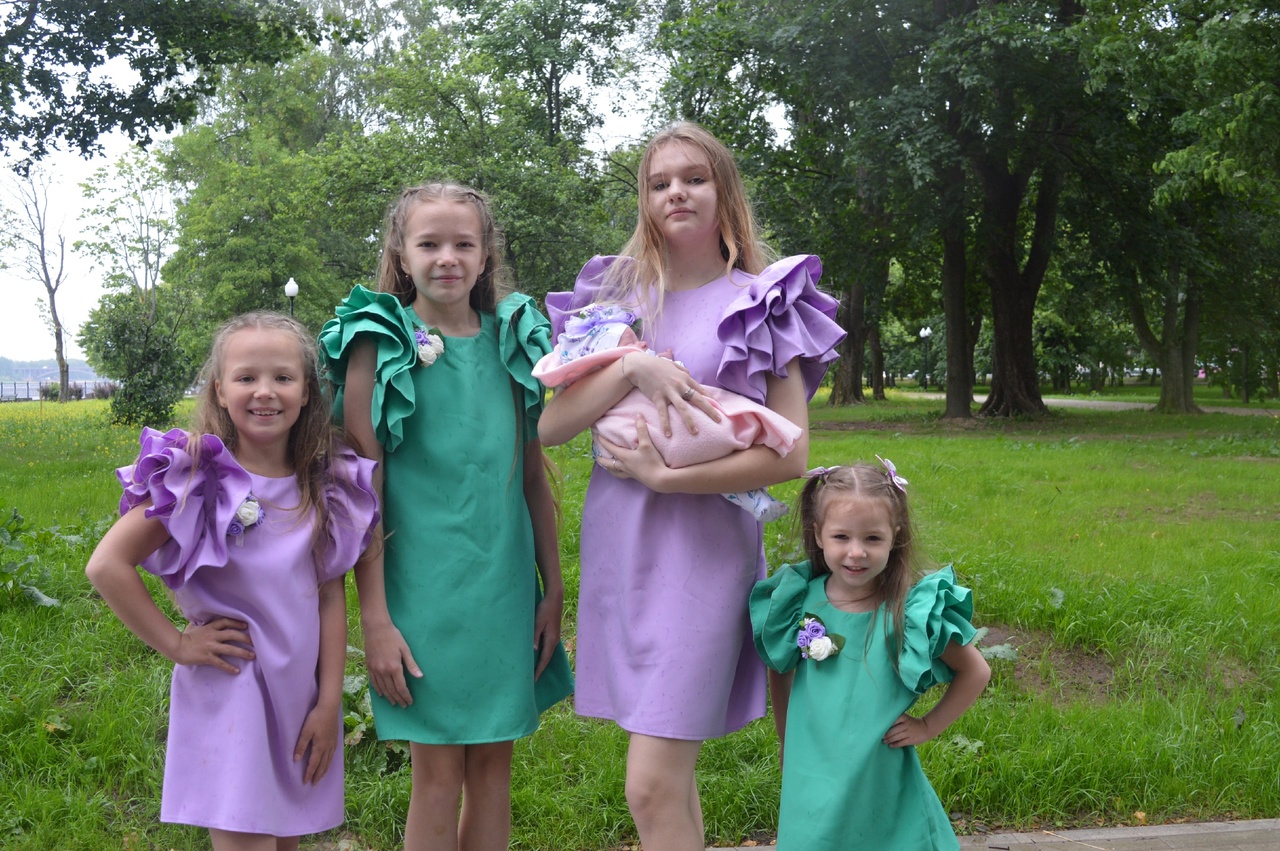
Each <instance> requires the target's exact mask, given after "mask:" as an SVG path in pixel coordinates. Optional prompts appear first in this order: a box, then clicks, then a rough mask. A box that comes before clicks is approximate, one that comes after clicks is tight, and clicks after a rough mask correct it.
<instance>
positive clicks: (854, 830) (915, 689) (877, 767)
mask: <svg viewBox="0 0 1280 851" xmlns="http://www.w3.org/2000/svg"><path fill="white" fill-rule="evenodd" d="M825 578H826V577H825V574H824V575H822V576H818V577H816V578H815V577H813V575H812V568H811V567H810V565H809V562H807V561H805V562H801V563H800V564H796V565H783V566H782V567H781V568H779V569H778V571H777V572H776V573H774V574H773V575H772V576H770V577H769V578H768V579H766V580H763V581H762V582H759V583H757V584H756V586H755V588H754V589H753V590H752V592H751V602H750V606H751V625H752V632H753V634H754V637H755V642H756V650H757V651H758V652H759V653H760V656H761V658H763V659H764V661H765V664H766V665H768V666H769V667H770V668H773V669H774V670H776V671H782V672H786V671H790V670H793V669H794V670H795V679H794V681H793V683H792V686H791V700H790V702H789V704H788V706H787V728H786V739H785V745H786V747H785V757H786V759H785V762H784V766H785V768H784V771H783V773H782V806H781V811H780V813H779V815H778V848H779V851H800V849H804V851H861V849H866V851H929V849H957V848H959V847H960V843H959V841H958V840H957V839H956V835H955V832H954V831H953V830H952V828H951V821H950V819H949V818H948V817H947V813H946V810H944V809H943V807H942V804H941V802H940V801H939V800H938V795H937V793H935V792H934V791H933V787H932V786H930V785H929V781H928V779H926V778H925V776H924V771H923V770H922V769H921V767H920V759H919V758H918V757H917V755H916V749H915V748H914V747H905V748H891V747H889V746H888V745H886V744H884V743H883V742H882V741H881V738H882V737H883V736H884V734H885V733H886V732H887V731H888V729H889V727H890V726H891V725H892V724H893V722H894V721H895V720H897V718H898V716H899V715H901V714H902V713H903V712H905V711H907V709H909V708H910V707H911V706H912V704H914V703H915V701H916V698H917V697H918V696H919V695H921V694H923V693H924V692H925V691H927V690H928V689H929V688H930V687H932V686H933V685H936V684H938V683H945V682H950V681H951V678H952V676H953V672H952V670H951V669H950V668H948V667H947V666H946V665H945V664H943V662H942V661H941V660H940V659H939V657H940V656H941V655H942V651H943V650H944V649H945V648H946V646H947V643H948V642H950V641H955V642H956V643H957V644H967V643H969V642H970V641H972V640H973V637H974V633H975V630H974V628H973V625H972V624H971V623H970V622H969V620H970V618H972V617H973V602H972V594H971V592H970V591H969V590H968V589H967V588H962V587H960V586H958V585H956V584H955V581H956V575H955V572H954V571H953V570H952V569H951V568H950V567H948V568H945V569H943V570H940V571H938V572H937V573H932V574H929V575H928V576H926V577H924V578H923V579H921V580H920V582H918V583H917V584H916V585H915V587H914V588H912V589H911V591H910V593H909V594H908V596H907V601H906V611H905V614H906V626H905V628H904V630H903V631H904V634H905V641H904V647H903V652H902V656H901V658H900V660H899V664H898V670H896V671H895V670H894V668H893V665H892V662H891V660H890V656H889V644H888V642H887V639H886V637H885V634H884V626H883V624H884V620H883V618H884V616H885V607H884V606H881V607H880V608H879V609H877V610H876V611H874V612H861V613H850V612H842V611H840V610H839V609H837V608H835V607H834V606H832V605H831V603H829V602H828V601H827V593H826V582H825ZM806 615H817V616H818V618H820V619H821V620H822V622H823V624H824V625H825V627H826V630H827V632H828V633H830V634H835V635H840V636H843V637H844V639H845V645H844V649H843V650H841V651H840V652H839V653H837V654H835V655H833V656H830V657H828V658H826V659H824V660H822V661H821V662H816V661H814V660H813V659H812V658H809V659H805V658H802V657H801V655H800V648H799V646H797V644H796V637H797V631H798V628H799V624H800V620H801V619H802V618H803V617H805V616H806ZM868 630H869V631H870V632H869V633H868ZM868 636H869V637H870V644H869V645H868V644H867V640H868ZM864 648H865V656H864V652H863V651H864Z"/></svg>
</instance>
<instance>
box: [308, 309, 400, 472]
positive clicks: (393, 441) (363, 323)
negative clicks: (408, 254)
mask: <svg viewBox="0 0 1280 851" xmlns="http://www.w3.org/2000/svg"><path fill="white" fill-rule="evenodd" d="M336 312H337V316H335V317H334V318H333V319H330V320H329V321H328V322H326V323H325V324H324V328H322V329H321V330H320V357H321V359H322V360H323V361H324V364H325V366H326V368H327V370H328V375H329V379H330V380H331V381H332V382H333V385H334V388H335V392H334V401H333V410H334V414H335V416H336V418H337V419H338V420H339V421H340V420H341V419H342V397H343V389H344V388H345V386H346V383H347V362H348V359H349V358H350V356H351V351H352V346H353V344H354V343H355V341H356V339H357V338H358V337H360V336H361V335H363V336H364V337H366V338H367V339H370V340H372V341H373V343H374V345H375V346H376V347H377V356H376V360H375V366H374V376H373V403H372V405H371V406H370V407H371V410H370V415H371V416H372V419H373V431H374V434H375V435H376V436H377V438H378V442H379V443H381V444H382V447H383V449H385V450H386V451H387V452H391V451H393V450H394V449H395V448H396V447H397V446H399V445H400V441H401V440H403V439H404V421H405V419H406V418H407V417H408V416H409V415H410V414H412V413H413V407H414V392H413V375H412V374H411V372H410V370H412V369H413V367H414V365H415V364H416V363H417V362H418V351H417V346H416V344H415V343H414V339H413V321H412V320H411V319H410V318H409V316H408V314H407V312H406V311H405V310H404V308H403V307H402V306H401V305H400V302H399V300H397V299H396V297H395V296H393V295H391V293H376V292H373V291H372V290H368V289H365V288H364V287H362V286H356V288H355V289H353V290H352V291H351V294H350V295H349V296H347V297H346V299H345V300H344V301H343V302H342V304H340V305H338V309H337V311H336Z"/></svg>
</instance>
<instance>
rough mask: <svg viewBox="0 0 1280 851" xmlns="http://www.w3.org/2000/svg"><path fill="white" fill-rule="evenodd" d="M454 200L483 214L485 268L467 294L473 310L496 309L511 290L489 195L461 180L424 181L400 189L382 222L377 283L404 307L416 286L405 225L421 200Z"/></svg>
mask: <svg viewBox="0 0 1280 851" xmlns="http://www.w3.org/2000/svg"><path fill="white" fill-rule="evenodd" d="M433 201H437V202H438V201H451V202H454V203H461V204H468V205H470V206H471V208H472V209H474V210H475V211H476V215H477V216H479V217H480V241H481V247H482V249H483V251H484V271H482V272H481V273H480V275H479V277H477V278H476V285H475V286H474V287H472V288H471V294H470V296H469V298H468V300H469V302H470V304H471V308H472V309H473V310H478V311H483V312H485V313H493V311H494V309H495V308H496V307H497V304H498V302H499V301H501V300H502V298H503V297H504V296H507V295H509V294H510V293H511V270H510V269H509V268H508V267H507V264H506V256H505V251H506V239H505V237H503V235H502V230H501V228H499V227H498V225H497V223H496V222H495V221H494V219H493V213H492V212H491V211H490V207H489V196H487V195H485V194H484V193H483V192H481V191H479V190H478V189H472V188H471V187H469V186H463V185H461V184H459V183H423V184H420V185H418V186H410V187H409V188H408V189H405V190H404V191H403V192H401V193H400V197H399V198H397V199H396V201H395V203H393V204H392V205H391V207H390V209H389V210H387V217H386V221H385V223H384V225H383V231H384V236H383V241H382V259H381V261H379V263H378V279H377V287H378V289H379V290H380V291H381V292H384V293H391V294H392V295H393V296H395V297H396V298H397V299H399V300H400V303H401V304H402V305H404V306H405V307H408V306H409V305H411V304H413V300H414V298H416V297H417V289H416V288H415V287H414V285H413V278H411V277H409V273H408V272H406V271H405V270H404V225H405V221H406V220H407V219H408V218H409V214H410V213H411V212H413V210H414V209H415V208H416V207H417V206H418V205H419V204H427V203H430V202H433Z"/></svg>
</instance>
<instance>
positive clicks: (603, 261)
mask: <svg viewBox="0 0 1280 851" xmlns="http://www.w3.org/2000/svg"><path fill="white" fill-rule="evenodd" d="M619 260H621V261H622V262H624V263H630V262H633V261H632V260H631V258H630V257H621V258H620V257H615V256H608V257H605V256H601V255H598V254H597V255H596V256H595V257H592V258H591V259H590V260H588V261H587V265H585V266H583V267H582V271H581V272H579V273H578V279H577V280H576V281H574V282H573V291H572V292H558V293H547V317H548V318H549V319H550V320H551V339H553V340H555V339H559V337H560V335H561V334H563V333H564V323H565V322H566V321H567V320H568V318H569V317H570V316H572V315H573V314H575V313H577V312H578V311H579V310H582V308H584V307H586V306H587V305H588V304H591V303H592V302H596V301H600V294H601V293H602V292H603V291H604V276H605V273H606V272H608V271H609V267H611V266H612V265H613V264H614V263H616V262H618V261H619ZM619 268H623V267H619Z"/></svg>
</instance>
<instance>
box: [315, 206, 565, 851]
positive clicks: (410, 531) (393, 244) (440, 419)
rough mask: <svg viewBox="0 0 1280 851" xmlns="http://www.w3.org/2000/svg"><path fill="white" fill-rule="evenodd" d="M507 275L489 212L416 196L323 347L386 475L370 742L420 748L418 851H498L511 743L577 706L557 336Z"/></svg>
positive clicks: (351, 423)
mask: <svg viewBox="0 0 1280 851" xmlns="http://www.w3.org/2000/svg"><path fill="white" fill-rule="evenodd" d="M502 273H503V260H502V240H501V235H500V233H499V231H498V229H497V227H496V226H495V225H494V222H493V217H492V215H491V214H490V211H489V206H488V202H487V199H486V198H485V197H484V196H483V195H481V194H480V193H478V192H476V191H474V190H471V189H468V188H466V187H462V186H456V185H452V184H429V185H425V186H419V187H415V188H412V189H408V190H406V191H405V192H404V193H403V194H402V195H401V196H400V199H399V201H398V202H397V203H396V204H395V205H394V207H393V208H392V210H391V212H390V214H389V216H388V222H387V235H386V242H385V245H384V247H383V254H382V261H381V264H380V268H379V273H378V290H379V291H378V292H371V291H369V290H367V289H365V288H364V287H356V288H355V290H353V291H352V293H351V295H350V296H349V297H348V298H347V299H346V301H345V302H343V304H342V305H340V306H339V307H338V310H337V317H336V318H335V319H332V320H330V321H329V322H328V323H327V324H326V325H325V328H324V329H323V331H322V332H321V335H320V343H321V349H322V351H323V353H324V357H325V360H326V362H327V364H328V366H329V371H330V377H331V379H332V380H333V382H334V384H335V385H337V387H338V388H339V393H340V395H339V396H338V399H337V402H336V405H337V406H338V411H339V412H340V414H341V415H342V417H343V419H344V421H345V424H346V427H347V429H348V431H349V433H350V434H351V436H352V437H353V438H354V439H355V440H356V441H357V443H358V446H359V447H360V449H361V451H362V452H363V453H366V454H367V455H368V457H371V458H373V459H375V460H378V461H381V462H382V463H381V466H380V468H379V472H380V473H381V474H382V478H381V482H380V487H381V496H382V500H383V502H382V506H383V527H384V530H385V545H384V547H383V552H382V554H381V556H380V557H374V558H371V559H369V560H368V561H367V563H364V564H362V565H361V566H360V568H359V570H358V572H357V573H356V587H357V589H358V591H359V595H360V621H361V625H362V627H363V632H364V643H365V655H366V664H367V666H368V670H369V683H370V685H371V687H372V691H373V694H372V695H371V700H372V703H373V712H374V721H375V724H376V728H377V733H378V737H379V738H380V739H402V740H404V739H407V740H408V741H409V742H410V758H411V762H412V772H413V788H412V791H411V793H410V799H409V808H408V816H407V819H406V824H405V848H406V849H411V851H416V849H432V851H434V849H450V851H452V849H459V848H461V849H468V851H487V849H493V850H494V851H497V849H506V848H507V846H508V841H509V837H510V832H511V755H512V742H513V740H515V739H517V738H520V737H522V736H527V735H529V734H531V733H532V732H533V731H534V730H535V729H536V728H537V726H538V718H539V715H540V713H541V712H542V711H543V710H544V709H546V708H547V707H548V706H550V705H552V704H553V703H555V702H556V701H558V700H560V699H561V698H563V697H566V696H567V695H568V694H570V693H571V692H572V690H573V680H572V675H571V674H570V672H569V665H568V659H567V657H566V656H565V653H564V648H563V647H562V646H561V645H560V618H561V610H562V606H563V603H564V581H563V579H562V578H561V574H560V557H559V552H558V549H557V539H556V518H555V504H554V502H553V499H552V495H551V489H550V487H549V485H548V481H547V476H546V473H545V468H544V465H543V463H544V462H543V456H542V448H541V445H540V444H539V443H538V440H537V433H538V432H537V421H538V416H539V414H540V413H541V410H542V387H541V385H539V383H538V382H537V380H536V379H534V378H533V377H532V375H531V371H532V369H533V364H534V363H536V362H537V361H538V359H539V358H541V357H542V356H543V355H544V354H546V353H547V352H548V351H550V350H551V338H550V326H549V324H548V323H547V320H546V319H545V318H544V317H543V316H542V314H540V313H539V312H538V311H537V309H536V308H535V307H534V304H533V300H532V299H530V298H529V297H527V296H523V295H519V294H510V295H506V296H505V297H502V296H501V294H500V293H499V292H498V289H499V283H500V281H501V278H502ZM459 804H461V812H459Z"/></svg>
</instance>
